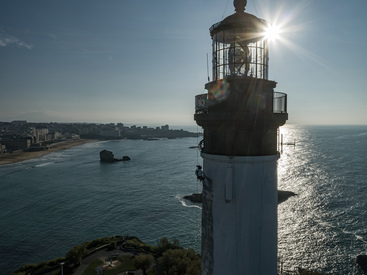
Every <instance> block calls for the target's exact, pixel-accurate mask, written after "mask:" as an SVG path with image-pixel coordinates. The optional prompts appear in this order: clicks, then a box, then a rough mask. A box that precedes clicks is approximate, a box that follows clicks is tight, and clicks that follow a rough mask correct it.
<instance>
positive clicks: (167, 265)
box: [158, 248, 201, 275]
mask: <svg viewBox="0 0 367 275" xmlns="http://www.w3.org/2000/svg"><path fill="white" fill-rule="evenodd" d="M158 262H159V265H160V267H161V268H162V269H163V270H164V271H165V272H166V274H167V275H169V274H177V275H185V274H187V275H200V266H201V258H200V255H199V254H197V253H195V251H194V250H193V249H191V248H189V249H188V250H185V249H180V248H177V249H168V250H167V251H165V252H164V253H163V255H162V257H160V258H159V259H158Z"/></svg>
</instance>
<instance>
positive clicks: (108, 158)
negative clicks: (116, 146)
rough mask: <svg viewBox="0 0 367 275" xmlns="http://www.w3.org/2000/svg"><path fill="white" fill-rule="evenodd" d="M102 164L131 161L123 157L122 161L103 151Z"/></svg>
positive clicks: (109, 152) (100, 155)
mask: <svg viewBox="0 0 367 275" xmlns="http://www.w3.org/2000/svg"><path fill="white" fill-rule="evenodd" d="M99 157H100V160H101V162H115V161H129V160H131V159H130V157H128V156H123V157H122V159H117V158H115V156H114V155H113V153H112V152H111V151H107V150H102V151H101V152H99Z"/></svg>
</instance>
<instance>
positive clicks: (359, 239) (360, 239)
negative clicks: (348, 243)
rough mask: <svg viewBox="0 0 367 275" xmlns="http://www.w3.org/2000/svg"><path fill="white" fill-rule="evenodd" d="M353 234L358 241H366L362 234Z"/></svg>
mask: <svg viewBox="0 0 367 275" xmlns="http://www.w3.org/2000/svg"><path fill="white" fill-rule="evenodd" d="M354 236H355V237H356V239H357V240H358V241H362V242H364V243H367V241H366V240H365V239H364V238H363V237H362V236H359V235H357V234H354Z"/></svg>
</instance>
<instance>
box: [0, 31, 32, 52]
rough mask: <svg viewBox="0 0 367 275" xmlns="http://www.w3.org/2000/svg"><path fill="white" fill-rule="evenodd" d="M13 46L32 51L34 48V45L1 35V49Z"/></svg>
mask: <svg viewBox="0 0 367 275" xmlns="http://www.w3.org/2000/svg"><path fill="white" fill-rule="evenodd" d="M11 46H15V47H18V48H27V49H28V50H31V49H32V48H33V45H31V44H27V43H25V42H23V41H21V40H20V39H18V38H16V37H13V36H9V35H4V34H2V33H0V47H11Z"/></svg>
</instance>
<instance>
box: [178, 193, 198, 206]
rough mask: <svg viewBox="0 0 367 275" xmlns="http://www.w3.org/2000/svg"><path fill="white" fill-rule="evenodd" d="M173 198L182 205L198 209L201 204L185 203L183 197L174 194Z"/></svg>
mask: <svg viewBox="0 0 367 275" xmlns="http://www.w3.org/2000/svg"><path fill="white" fill-rule="evenodd" d="M175 198H176V199H177V200H178V201H179V202H180V203H181V204H182V206H184V207H194V208H198V209H202V208H201V206H199V205H196V204H187V203H186V201H185V200H184V199H183V197H182V196H179V195H176V196H175Z"/></svg>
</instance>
